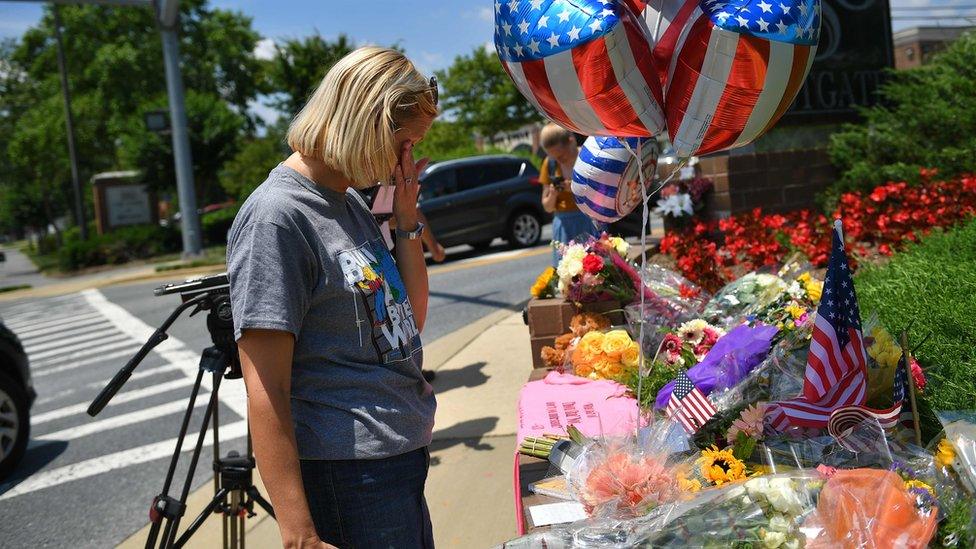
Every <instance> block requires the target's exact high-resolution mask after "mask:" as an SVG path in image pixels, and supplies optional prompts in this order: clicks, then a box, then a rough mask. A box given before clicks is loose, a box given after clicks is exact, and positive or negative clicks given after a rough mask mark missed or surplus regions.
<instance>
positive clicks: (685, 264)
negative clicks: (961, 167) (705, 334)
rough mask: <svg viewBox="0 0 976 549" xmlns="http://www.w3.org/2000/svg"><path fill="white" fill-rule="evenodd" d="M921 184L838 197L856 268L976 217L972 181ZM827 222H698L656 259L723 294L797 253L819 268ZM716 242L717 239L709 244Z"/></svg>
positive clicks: (806, 217) (808, 216) (805, 215)
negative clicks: (736, 281)
mask: <svg viewBox="0 0 976 549" xmlns="http://www.w3.org/2000/svg"><path fill="white" fill-rule="evenodd" d="M921 175H922V179H923V182H924V184H923V185H921V186H909V185H908V184H907V183H904V182H898V183H888V184H886V185H882V186H880V187H877V188H876V189H874V190H873V191H871V192H870V193H867V194H865V193H847V194H844V195H842V196H841V198H840V201H839V204H838V207H837V211H835V212H834V214H833V215H832V216H831V218H832V219H833V218H840V219H843V220H844V236H845V240H846V241H847V242H848V249H849V250H851V251H852V252H853V253H852V255H853V256H854V257H853V258H852V262H854V261H856V257H857V256H858V255H860V256H864V255H866V254H867V253H868V250H869V248H873V249H875V250H877V252H878V253H880V254H882V255H891V254H892V253H894V252H895V251H897V250H899V249H901V248H902V247H904V245H905V243H906V242H913V241H915V240H917V239H918V237H919V236H920V235H921V236H924V235H926V234H928V233H929V232H930V231H931V230H932V229H933V228H936V227H949V226H952V225H955V224H957V223H959V222H961V221H964V220H966V219H968V218H970V217H972V216H974V215H976V177H974V176H966V177H962V178H959V179H954V180H951V181H932V180H931V178H932V177H934V176H935V175H936V172H935V171H934V170H922V173H921ZM830 234H831V233H830V225H829V219H828V218H827V217H826V216H824V215H823V214H818V213H814V212H811V211H809V210H801V211H797V212H790V213H787V214H763V213H762V211H761V210H759V209H758V208H757V209H755V210H753V211H752V212H749V213H745V214H740V215H738V216H734V217H730V218H728V219H723V220H721V221H719V222H717V223H715V222H711V223H707V224H706V223H697V224H696V225H694V226H693V227H691V228H689V229H687V230H685V231H683V232H677V233H668V234H667V235H666V236H665V237H664V239H663V240H662V241H661V253H664V254H667V255H670V256H671V257H673V258H675V260H676V262H677V266H678V269H679V270H680V271H681V273H682V274H683V275H684V276H685V277H686V278H688V279H689V280H692V281H693V282H696V283H698V284H699V285H700V286H702V287H704V288H705V289H707V290H710V291H714V290H716V289H718V288H720V287H722V286H723V285H724V284H725V283H726V282H727V281H729V280H732V279H733V278H735V276H736V275H737V274H741V273H742V272H744V271H751V270H754V269H756V268H759V267H762V266H767V265H775V264H777V263H779V262H781V261H782V260H783V258H784V257H786V256H787V255H789V254H791V253H793V252H801V253H802V254H804V255H805V256H806V257H807V258H808V259H809V260H810V262H811V263H813V264H814V265H817V266H824V265H826V264H827V259H828V256H829V254H830ZM710 235H718V238H714V237H713V238H710Z"/></svg>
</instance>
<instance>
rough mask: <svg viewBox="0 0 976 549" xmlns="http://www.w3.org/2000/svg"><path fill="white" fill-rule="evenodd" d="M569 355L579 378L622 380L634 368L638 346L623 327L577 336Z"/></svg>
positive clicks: (638, 355)
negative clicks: (621, 328) (578, 337)
mask: <svg viewBox="0 0 976 549" xmlns="http://www.w3.org/2000/svg"><path fill="white" fill-rule="evenodd" d="M569 358H570V361H571V365H572V371H573V372H574V373H575V374H576V375H578V376H580V377H588V378H590V379H609V380H612V381H617V382H623V381H625V380H626V379H627V378H628V377H630V375H631V373H632V372H634V371H635V370H636V369H637V364H638V362H639V360H640V349H639V348H638V347H637V343H636V342H635V341H634V340H633V339H631V337H630V334H628V333H627V331H626V330H612V331H609V332H606V333H603V332H599V331H592V332H589V333H587V334H585V335H584V336H583V337H581V338H580V339H579V342H577V343H576V346H575V347H574V348H573V350H572V352H571V353H569Z"/></svg>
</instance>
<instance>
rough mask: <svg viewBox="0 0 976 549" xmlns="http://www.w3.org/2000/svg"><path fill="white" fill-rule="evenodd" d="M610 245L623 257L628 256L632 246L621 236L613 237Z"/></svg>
mask: <svg viewBox="0 0 976 549" xmlns="http://www.w3.org/2000/svg"><path fill="white" fill-rule="evenodd" d="M610 245H611V246H613V249H614V250H617V253H618V254H620V255H622V256H626V255H627V251H628V250H630V244H628V243H627V241H626V240H624V239H622V238H620V237H619V236H611V237H610Z"/></svg>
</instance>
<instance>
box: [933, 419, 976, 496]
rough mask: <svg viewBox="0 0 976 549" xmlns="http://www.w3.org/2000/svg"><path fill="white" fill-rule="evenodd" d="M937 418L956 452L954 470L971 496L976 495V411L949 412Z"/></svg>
mask: <svg viewBox="0 0 976 549" xmlns="http://www.w3.org/2000/svg"><path fill="white" fill-rule="evenodd" d="M936 417H938V418H939V422H940V423H942V428H943V430H944V431H945V438H946V439H947V440H948V441H949V443H950V444H952V449H953V450H954V451H955V458H956V459H955V462H954V463H953V465H952V468H953V469H954V470H955V471H956V473H957V474H958V475H959V477H960V479H961V481H962V483H963V485H964V486H965V487H966V489H967V490H968V491H969V492H970V494H974V495H976V411H973V410H965V411H960V410H947V411H942V412H937V413H936Z"/></svg>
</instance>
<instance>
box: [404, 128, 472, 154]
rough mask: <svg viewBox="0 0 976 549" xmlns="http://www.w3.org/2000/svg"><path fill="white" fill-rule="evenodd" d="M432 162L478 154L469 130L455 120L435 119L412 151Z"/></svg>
mask: <svg viewBox="0 0 976 549" xmlns="http://www.w3.org/2000/svg"><path fill="white" fill-rule="evenodd" d="M414 154H415V155H416V157H417V158H423V157H425V156H426V157H428V158H430V159H431V160H432V161H434V162H440V161H442V160H450V159H452V158H461V157H464V156H472V155H475V154H478V149H477V148H476V147H475V144H474V136H473V135H472V134H471V131H470V130H468V129H467V128H465V127H464V126H463V125H461V124H459V123H457V122H450V121H445V120H436V121H434V124H433V125H432V126H431V127H430V131H429V132H427V135H426V136H425V137H424V140H423V141H421V142H420V143H419V144H418V145H417V148H416V151H415V152H414Z"/></svg>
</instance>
